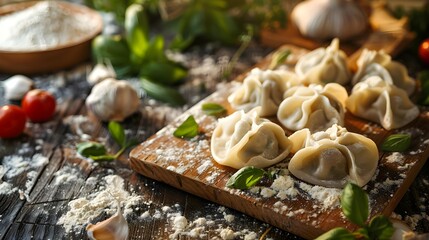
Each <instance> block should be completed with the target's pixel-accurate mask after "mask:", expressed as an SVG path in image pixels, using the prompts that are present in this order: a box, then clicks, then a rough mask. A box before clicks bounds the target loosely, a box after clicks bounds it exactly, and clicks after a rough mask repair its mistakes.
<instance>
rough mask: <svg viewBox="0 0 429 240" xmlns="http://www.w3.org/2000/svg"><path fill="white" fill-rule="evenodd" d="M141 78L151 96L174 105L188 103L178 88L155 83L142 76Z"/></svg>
mask: <svg viewBox="0 0 429 240" xmlns="http://www.w3.org/2000/svg"><path fill="white" fill-rule="evenodd" d="M140 80H141V83H142V88H143V89H144V90H145V92H146V94H147V95H148V96H149V97H152V98H154V99H157V100H160V101H163V102H166V103H169V104H171V105H173V106H181V105H183V104H185V103H186V100H185V99H184V98H183V96H182V95H181V94H180V93H179V92H178V91H177V90H176V89H174V88H171V87H168V86H165V85H162V84H158V83H155V82H153V81H151V80H149V79H146V78H141V79H140Z"/></svg>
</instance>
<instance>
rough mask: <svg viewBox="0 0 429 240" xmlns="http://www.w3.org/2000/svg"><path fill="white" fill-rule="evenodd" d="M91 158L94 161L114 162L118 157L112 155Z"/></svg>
mask: <svg viewBox="0 0 429 240" xmlns="http://www.w3.org/2000/svg"><path fill="white" fill-rule="evenodd" d="M89 157H90V158H91V159H92V160H94V161H113V160H115V159H116V157H115V156H112V155H101V156H89Z"/></svg>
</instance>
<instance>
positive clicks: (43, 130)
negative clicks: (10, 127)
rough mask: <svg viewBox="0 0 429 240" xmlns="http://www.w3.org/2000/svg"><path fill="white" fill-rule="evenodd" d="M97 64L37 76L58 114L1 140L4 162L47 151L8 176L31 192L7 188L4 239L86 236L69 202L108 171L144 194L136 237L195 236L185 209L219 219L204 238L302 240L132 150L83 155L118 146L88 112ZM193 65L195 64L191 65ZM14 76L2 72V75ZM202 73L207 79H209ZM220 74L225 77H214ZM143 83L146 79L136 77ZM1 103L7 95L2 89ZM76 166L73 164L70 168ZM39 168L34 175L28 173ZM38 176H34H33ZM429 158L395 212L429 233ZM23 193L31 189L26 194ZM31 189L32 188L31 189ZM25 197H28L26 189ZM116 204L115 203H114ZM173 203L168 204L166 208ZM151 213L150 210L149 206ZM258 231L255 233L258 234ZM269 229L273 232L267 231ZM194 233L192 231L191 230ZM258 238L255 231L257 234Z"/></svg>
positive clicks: (159, 111) (149, 121)
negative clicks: (90, 74) (179, 182)
mask: <svg viewBox="0 0 429 240" xmlns="http://www.w3.org/2000/svg"><path fill="white" fill-rule="evenodd" d="M270 50H271V49H264V48H261V47H260V46H257V45H253V46H252V47H251V48H250V49H248V50H247V52H246V53H245V55H244V56H242V57H241V60H240V65H238V66H237V67H236V73H240V72H243V71H244V70H245V69H246V68H248V67H250V66H252V65H253V64H254V63H256V62H258V61H259V60H260V59H261V57H263V56H264V55H265V54H267V53H268V52H269V51H270ZM233 52H234V51H233V50H231V49H224V48H218V47H214V48H208V47H206V48H197V49H195V50H194V51H191V52H190V53H189V55H188V56H189V59H191V60H192V61H190V65H193V67H196V66H201V65H202V63H204V61H203V59H204V58H206V61H209V60H207V59H208V58H207V56H210V57H212V58H213V59H219V56H223V55H226V56H231V55H232V54H233ZM88 66H89V64H85V65H82V66H80V67H77V68H75V69H71V70H67V71H65V72H61V73H56V74H52V75H43V76H36V77H35V80H36V86H37V87H38V88H44V89H48V90H51V91H53V92H54V93H55V95H56V98H57V100H58V104H59V105H58V108H57V112H56V115H55V118H54V119H52V120H51V121H49V122H46V123H43V124H32V123H30V124H28V125H27V129H26V131H25V134H24V135H23V136H21V137H19V138H17V139H14V140H0V161H1V162H5V161H6V160H7V159H8V158H10V157H11V156H15V157H24V158H31V157H32V156H33V155H35V154H41V155H38V156H44V157H47V158H48V160H49V162H48V163H47V164H46V165H40V166H38V167H32V168H29V169H27V170H26V171H24V172H22V173H21V174H19V175H17V176H15V177H12V178H7V177H4V178H3V181H5V182H8V183H10V184H12V185H13V186H14V187H17V188H18V189H20V190H22V191H23V192H24V193H26V194H27V196H26V197H25V196H23V197H24V199H20V194H19V191H15V192H13V193H11V194H7V195H5V194H3V195H0V239H86V231H85V228H84V226H81V227H79V228H77V229H74V230H72V231H70V232H66V231H65V229H64V227H63V226H62V225H60V224H58V220H59V219H60V218H61V216H63V215H64V214H66V213H67V211H69V209H70V207H69V206H68V203H69V202H70V201H72V200H74V199H77V198H85V197H88V196H89V195H90V194H91V193H94V192H96V191H97V190H98V188H99V185H100V184H101V181H102V178H103V177H104V176H107V175H112V174H114V175H118V176H120V177H122V178H123V179H124V180H125V190H126V191H128V192H129V193H134V196H140V197H141V198H140V199H141V200H140V201H139V202H138V203H137V204H135V205H133V206H132V207H131V208H129V209H132V211H131V213H129V214H128V215H127V220H128V223H129V227H130V237H129V238H130V239H168V238H169V237H173V236H174V239H195V238H192V237H190V236H183V235H182V236H181V235H177V236H175V235H172V234H174V233H175V229H173V228H174V223H173V220H172V215H173V213H174V214H180V215H183V216H185V217H186V218H187V219H188V221H194V220H197V219H198V218H201V217H204V218H206V220H212V221H213V222H214V224H206V225H205V227H204V229H203V232H201V234H200V235H199V236H200V237H201V238H202V239H221V235H222V234H223V233H224V232H222V230H225V229H231V230H233V231H234V232H235V233H236V236H237V237H236V239H245V237H246V236H247V237H248V238H247V239H259V238H260V237H261V236H262V235H264V236H265V237H266V239H300V238H299V237H297V236H294V235H292V234H289V233H287V232H285V231H282V230H280V229H277V228H274V227H273V228H272V227H271V226H269V225H268V224H266V223H263V222H260V221H258V220H255V219H253V218H251V217H249V216H246V215H244V214H241V213H239V212H236V211H234V210H232V209H227V208H223V207H222V206H219V205H217V204H214V203H211V202H208V201H206V200H203V199H201V198H199V197H196V196H194V195H191V194H188V193H185V192H182V191H180V190H177V189H174V188H172V187H170V186H167V185H165V184H162V183H159V182H156V181H154V180H151V179H148V178H145V177H143V176H141V175H139V174H137V173H135V172H133V171H132V170H130V167H129V164H128V159H127V155H128V153H125V154H123V155H122V156H121V157H120V159H118V161H114V162H102V163H98V164H95V163H91V162H89V161H88V160H86V159H84V158H82V157H79V156H78V155H77V154H76V147H75V144H76V143H78V142H80V141H82V139H83V138H85V135H83V134H82V132H79V131H83V132H84V133H85V134H88V135H89V137H90V139H93V140H98V141H102V142H105V143H106V145H107V146H108V148H109V149H110V150H111V151H117V150H118V149H117V148H118V147H117V145H115V144H114V142H113V140H112V139H111V138H110V137H109V136H108V132H107V126H106V123H100V122H98V121H95V120H94V119H91V118H86V117H87V115H88V114H87V109H86V108H85V104H84V102H85V98H86V97H87V95H88V94H89V92H90V86H89V85H88V84H87V83H86V81H85V78H86V77H85V76H86V68H87V67H88ZM191 67H192V66H191ZM205 74H206V73H204V72H200V73H195V72H194V73H193V74H192V75H191V78H190V79H188V80H187V83H186V84H184V85H182V86H181V91H182V92H185V96H186V97H187V99H188V102H189V104H188V105H187V106H186V107H184V108H171V107H168V106H166V105H163V104H160V103H157V102H154V101H153V100H150V99H148V98H147V97H145V96H143V97H142V105H141V108H140V111H139V113H137V114H134V115H133V116H132V117H130V118H128V119H126V120H125V121H124V122H123V123H122V124H123V126H124V128H125V129H126V133H127V136H128V137H133V138H136V139H137V140H138V141H140V142H142V141H144V140H145V139H147V138H148V137H149V136H151V135H152V134H154V133H155V132H156V131H157V130H159V129H161V128H162V127H163V126H165V125H166V124H167V123H169V122H170V121H171V120H172V119H173V118H174V117H175V116H177V115H179V114H180V113H181V112H183V111H184V110H186V109H187V108H188V107H190V106H191V105H193V104H194V103H196V102H197V101H198V100H200V99H202V98H203V97H205V96H207V95H208V94H209V93H210V92H213V91H214V90H215V89H216V86H215V84H213V81H212V82H210V81H208V82H206V83H205V84H203V85H205V87H202V85H201V83H204V78H205V77H206V76H205ZM6 77H7V76H4V75H1V76H0V80H3V79H5V78H6ZM201 79H202V80H203V81H201ZM214 81H215V82H216V81H219V79H218V78H217V79H214ZM134 83H136V84H137V85H138V82H135V81H134ZM0 96H1V97H0V104H1V105H3V104H5V103H6V102H7V101H6V100H5V99H4V98H3V95H2V92H1V90H0ZM76 116H81V117H82V119H83V120H82V119H81V120H82V121H83V125H81V126H80V128H76V126H74V125H73V124H70V119H74V120H76V119H78V117H76ZM67 169H69V170H67ZM70 169H75V171H72V172H71V173H72V175H73V176H75V179H72V178H70V179H68V180H63V181H62V182H61V181H60V182H58V181H57V179H59V175H58V174H57V175H56V174H55V173H56V172H61V171H66V170H67V171H69V172H70V171H71V170H70ZM29 172H33V173H32V174H28V173H29ZM30 180H33V181H30ZM428 187H429V162H427V163H426V165H425V166H424V168H423V170H422V171H421V173H420V174H419V175H418V177H417V178H416V180H415V182H414V183H413V185H412V186H411V188H410V189H409V191H408V192H407V193H406V195H405V196H404V198H403V199H402V201H401V202H400V204H399V205H398V207H397V209H396V210H395V212H396V213H397V214H399V215H400V216H401V217H402V218H403V219H404V220H406V221H407V222H410V217H413V216H414V219H415V215H417V216H421V218H423V220H420V221H418V223H417V225H416V226H415V227H416V230H417V231H419V232H429V217H428V215H427V211H428V209H427V206H429V191H428ZM21 195H23V194H21ZM24 195H25V194H24ZM21 197H22V196H21ZM113 205H114V203H113ZM166 207H167V208H166ZM145 212H147V213H148V214H149V216H147V215H145V214H144V213H145ZM108 216H109V215H108V214H106V213H102V214H100V215H99V216H98V217H96V218H95V219H93V220H92V221H91V223H95V222H97V221H100V220H103V219H105V218H107V217H108ZM252 232H253V233H252ZM265 234H266V235H265ZM188 235H189V234H188ZM252 237H253V238H252Z"/></svg>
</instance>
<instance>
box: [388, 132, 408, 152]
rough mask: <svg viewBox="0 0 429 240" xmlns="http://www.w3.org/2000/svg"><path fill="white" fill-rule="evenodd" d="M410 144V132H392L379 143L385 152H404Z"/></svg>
mask: <svg viewBox="0 0 429 240" xmlns="http://www.w3.org/2000/svg"><path fill="white" fill-rule="evenodd" d="M410 145H411V135H410V134H392V135H390V136H389V137H387V138H386V139H385V140H384V142H383V144H382V145H381V150H383V151H387V152H404V151H406V150H407V149H408V148H409V147H410Z"/></svg>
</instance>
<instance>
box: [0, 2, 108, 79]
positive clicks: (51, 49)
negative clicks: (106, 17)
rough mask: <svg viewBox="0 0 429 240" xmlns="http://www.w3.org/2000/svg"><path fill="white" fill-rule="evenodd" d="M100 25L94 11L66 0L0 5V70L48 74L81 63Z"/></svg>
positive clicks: (99, 19) (100, 22)
mask: <svg viewBox="0 0 429 240" xmlns="http://www.w3.org/2000/svg"><path fill="white" fill-rule="evenodd" d="M102 25H103V23H102V18H101V16H100V14H99V13H98V12H96V11H94V10H92V9H90V8H87V7H85V6H82V5H77V4H72V3H68V2H62V1H31V2H22V3H15V4H9V5H6V6H3V7H0V72H1V73H13V74H17V73H20V74H40V73H49V72H55V71H59V70H63V69H67V68H70V67H72V66H74V65H76V64H78V63H81V62H84V61H86V60H88V59H89V57H90V55H91V40H92V39H93V38H94V37H95V36H97V35H98V34H100V33H101V30H102V27H103V26H102Z"/></svg>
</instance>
